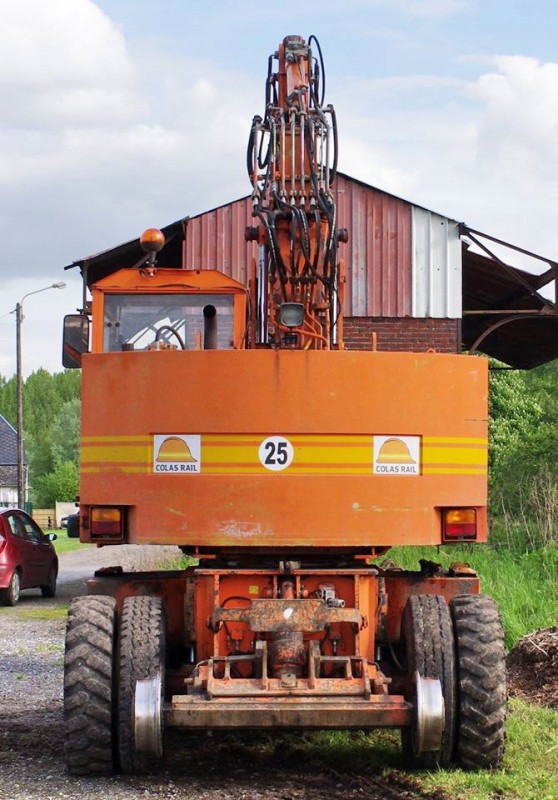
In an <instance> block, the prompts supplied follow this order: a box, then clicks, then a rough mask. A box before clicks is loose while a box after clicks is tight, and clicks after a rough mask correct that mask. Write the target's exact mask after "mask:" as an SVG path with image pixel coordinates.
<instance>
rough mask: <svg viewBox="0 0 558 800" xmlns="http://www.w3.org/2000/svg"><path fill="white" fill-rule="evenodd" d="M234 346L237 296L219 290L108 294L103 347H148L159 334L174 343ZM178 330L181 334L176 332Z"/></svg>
mask: <svg viewBox="0 0 558 800" xmlns="http://www.w3.org/2000/svg"><path fill="white" fill-rule="evenodd" d="M208 320H211V321H212V322H211V331H212V340H213V343H212V345H211V346H212V347H218V348H219V349H230V348H232V346H233V341H232V340H233V296H232V295H215V294H195V295H193V294H176V295H172V294H107V295H105V319H104V337H103V349H104V350H105V351H114V350H145V349H146V348H147V346H148V345H150V344H151V343H152V342H154V341H155V338H156V337H157V338H158V339H159V340H162V341H163V342H168V343H169V344H171V345H177V346H178V347H180V346H181V344H180V340H182V342H183V343H184V345H185V346H186V348H188V349H195V348H199V347H208V346H209V345H208V343H207V337H208V333H207V331H208ZM173 331H174V332H175V333H176V334H178V336H176V335H175V333H173Z"/></svg>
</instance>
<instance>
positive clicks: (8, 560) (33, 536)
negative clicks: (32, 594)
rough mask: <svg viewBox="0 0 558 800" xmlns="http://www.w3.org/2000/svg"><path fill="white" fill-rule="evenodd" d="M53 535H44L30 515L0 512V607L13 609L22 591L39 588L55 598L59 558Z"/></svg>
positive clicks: (54, 535) (8, 511) (17, 511)
mask: <svg viewBox="0 0 558 800" xmlns="http://www.w3.org/2000/svg"><path fill="white" fill-rule="evenodd" d="M54 539H56V534H55V533H49V534H48V535H47V534H44V533H43V532H42V530H41V529H40V528H39V526H38V525H37V523H36V522H34V520H32V519H31V517H30V516H29V514H26V513H25V512H24V511H20V510H19V509H17V508H2V509H0V603H2V604H3V605H7V606H15V604H16V603H17V601H18V600H19V594H20V591H21V590H22V589H34V588H39V589H40V590H41V592H42V595H43V597H54V595H55V594H56V579H57V577H58V557H57V555H56V551H55V549H54V547H53V545H52V542H53V541H54Z"/></svg>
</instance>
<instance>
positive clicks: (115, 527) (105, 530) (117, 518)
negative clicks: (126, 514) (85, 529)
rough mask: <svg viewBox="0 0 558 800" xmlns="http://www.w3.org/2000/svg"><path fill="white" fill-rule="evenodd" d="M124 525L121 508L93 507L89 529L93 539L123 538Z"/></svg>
mask: <svg viewBox="0 0 558 800" xmlns="http://www.w3.org/2000/svg"><path fill="white" fill-rule="evenodd" d="M122 526H123V519H122V509H121V508H107V507H93V508H91V510H90V517H89V530H90V534H91V538H92V539H100V538H107V539H121V538H122V530H123V528H122Z"/></svg>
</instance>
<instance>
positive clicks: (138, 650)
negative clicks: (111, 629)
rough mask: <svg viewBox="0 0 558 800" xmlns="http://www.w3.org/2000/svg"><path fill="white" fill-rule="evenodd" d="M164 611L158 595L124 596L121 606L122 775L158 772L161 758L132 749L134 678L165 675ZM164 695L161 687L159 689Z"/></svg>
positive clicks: (119, 673)
mask: <svg viewBox="0 0 558 800" xmlns="http://www.w3.org/2000/svg"><path fill="white" fill-rule="evenodd" d="M165 641H166V637H165V614H164V609H163V603H162V600H161V598H160V597H151V596H147V595H140V596H138V597H127V598H126V599H125V600H124V604H123V606H122V616H121V625H120V634H119V646H118V757H119V763H120V769H121V771H122V772H123V773H124V774H128V775H133V774H138V773H139V774H147V773H150V772H157V771H158V770H159V769H160V766H161V759H158V758H156V757H154V756H153V755H151V754H146V753H139V752H137V751H136V749H135V735H134V706H135V697H136V681H138V680H141V679H142V678H152V677H154V676H155V675H156V674H157V673H158V672H160V673H161V681H162V685H163V687H164V677H165ZM162 692H163V696H164V688H163V689H162Z"/></svg>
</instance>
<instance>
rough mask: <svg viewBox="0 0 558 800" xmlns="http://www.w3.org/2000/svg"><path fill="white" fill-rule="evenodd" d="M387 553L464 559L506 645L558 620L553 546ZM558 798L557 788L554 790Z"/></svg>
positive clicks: (413, 565) (404, 559)
mask: <svg viewBox="0 0 558 800" xmlns="http://www.w3.org/2000/svg"><path fill="white" fill-rule="evenodd" d="M389 557H390V558H393V559H394V560H395V561H397V563H398V564H400V566H402V567H405V568H408V569H417V568H418V560H419V559H420V558H426V559H428V560H430V561H437V562H438V563H440V564H442V565H443V566H445V567H446V566H448V565H449V564H451V562H452V561H465V562H467V563H468V564H470V565H471V566H472V567H473V568H474V569H476V571H477V572H478V574H479V576H480V578H481V587H482V591H483V592H484V593H485V594H489V595H491V596H492V597H494V599H495V600H496V602H497V603H498V606H499V607H500V612H501V614H502V619H503V622H504V630H505V633H506V646H507V647H508V648H511V647H513V645H514V644H515V643H516V641H517V640H518V639H520V638H521V637H522V636H524V635H525V634H526V633H529V632H530V631H534V630H537V628H547V627H549V626H551V625H555V624H556V620H558V548H556V547H552V546H550V545H549V546H547V547H544V548H541V549H540V550H533V551H530V552H518V551H512V550H508V549H507V548H493V547H491V546H489V545H469V546H465V547H440V548H436V547H420V548H415V547H396V548H393V549H392V550H390V551H389ZM557 797H558V792H557Z"/></svg>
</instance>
